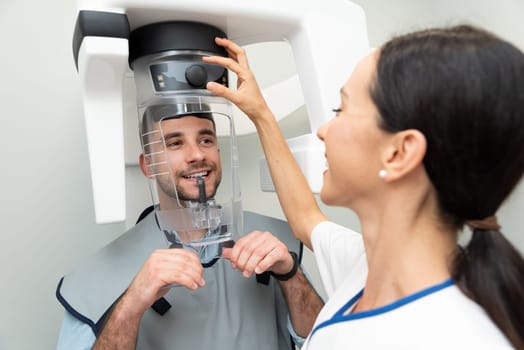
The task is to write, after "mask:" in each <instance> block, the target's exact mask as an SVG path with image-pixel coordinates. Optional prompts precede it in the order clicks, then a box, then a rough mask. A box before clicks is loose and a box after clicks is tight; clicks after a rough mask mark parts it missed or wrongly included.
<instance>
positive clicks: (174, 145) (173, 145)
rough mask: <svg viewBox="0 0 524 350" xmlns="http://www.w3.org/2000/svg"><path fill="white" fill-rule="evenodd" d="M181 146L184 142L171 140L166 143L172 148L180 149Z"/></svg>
mask: <svg viewBox="0 0 524 350" xmlns="http://www.w3.org/2000/svg"><path fill="white" fill-rule="evenodd" d="M180 145H182V141H179V140H171V141H167V142H166V146H167V147H170V148H172V147H178V146H180Z"/></svg>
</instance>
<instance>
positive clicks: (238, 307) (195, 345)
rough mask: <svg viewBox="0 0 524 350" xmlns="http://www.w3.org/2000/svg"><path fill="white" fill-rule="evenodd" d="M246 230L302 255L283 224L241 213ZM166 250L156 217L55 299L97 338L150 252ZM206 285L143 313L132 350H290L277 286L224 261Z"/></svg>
mask: <svg viewBox="0 0 524 350" xmlns="http://www.w3.org/2000/svg"><path fill="white" fill-rule="evenodd" d="M244 230H245V232H251V231H253V230H260V231H270V232H271V233H273V234H274V235H275V236H277V237H279V239H280V240H281V241H283V242H284V243H285V244H286V245H287V246H288V248H289V250H292V251H295V252H296V253H297V254H299V256H300V255H301V254H300V253H301V248H302V246H301V244H300V243H299V242H298V241H296V240H295V239H294V237H293V234H292V232H291V230H290V228H289V226H288V225H287V223H286V222H285V221H282V220H278V219H275V218H271V217H267V216H263V215H260V214H256V213H252V212H244ZM165 246H166V243H165V241H164V238H163V233H162V232H161V231H160V230H159V229H158V226H157V224H156V221H155V216H154V213H152V214H149V215H148V216H147V217H146V218H145V219H144V220H142V221H141V222H139V223H138V224H137V225H136V226H135V227H133V228H132V229H130V230H129V231H127V232H126V233H124V234H123V235H122V236H120V237H119V238H118V239H116V240H115V241H113V242H112V243H110V244H109V245H107V246H106V247H104V248H103V249H102V250H100V251H99V252H98V253H97V254H95V255H94V256H93V257H91V258H90V259H89V260H88V261H86V262H85V263H84V264H83V265H82V266H80V267H79V268H78V269H76V270H75V271H74V272H72V273H70V274H68V275H67V276H65V277H63V278H62V280H61V281H60V283H59V285H58V288H57V292H56V294H57V298H58V300H59V301H60V303H61V304H62V305H63V306H64V307H65V309H66V310H67V311H68V312H70V313H71V314H72V315H73V316H75V317H76V318H78V319H79V320H81V321H82V322H84V323H86V324H88V325H89V326H91V328H92V329H93V332H94V333H95V335H98V334H99V332H100V331H101V328H102V326H103V322H104V320H105V317H106V316H107V314H108V312H109V310H110V309H111V306H112V305H113V304H114V303H115V302H116V300H117V299H118V298H119V296H120V295H122V294H123V293H124V291H125V290H126V288H127V287H128V286H129V284H130V283H131V281H132V279H133V278H134V276H135V274H136V273H137V272H138V270H139V269H140V268H141V267H142V265H143V263H144V262H145V261H146V259H147V258H148V257H149V255H150V254H151V252H152V251H153V250H155V249H158V248H165ZM204 279H205V281H206V285H205V287H204V288H199V289H198V290H196V291H189V290H188V289H186V288H185V287H174V288H172V289H171V290H170V291H169V292H168V293H167V294H166V295H165V296H164V300H163V301H162V300H161V303H160V304H158V302H157V303H155V306H156V308H155V309H156V311H155V309H153V308H150V309H149V310H148V311H146V312H145V314H144V316H143V318H142V320H141V323H140V329H139V333H138V341H137V347H136V348H137V349H154V350H156V349H159V350H161V349H209V350H214V349H218V350H222V349H224V350H225V349H249V350H257V349H260V350H263V349H264V350H270V349H271V350H274V349H279V350H288V349H291V346H292V345H291V339H290V336H289V332H288V330H287V326H286V325H287V313H288V311H287V306H286V304H285V302H284V298H283V296H282V293H281V291H280V289H279V286H278V283H277V282H276V281H275V280H274V279H272V278H269V277H268V275H267V274H266V275H265V276H264V275H258V276H252V277H251V278H249V279H245V278H244V277H242V275H241V274H240V273H239V272H238V271H236V270H233V269H231V265H230V263H229V261H227V260H225V259H219V260H218V261H217V262H216V263H214V264H213V265H212V266H210V267H207V268H204ZM157 304H158V305H157Z"/></svg>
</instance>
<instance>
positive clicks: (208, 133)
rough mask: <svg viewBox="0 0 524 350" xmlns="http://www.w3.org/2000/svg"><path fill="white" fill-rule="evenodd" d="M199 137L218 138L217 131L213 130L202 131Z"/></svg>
mask: <svg viewBox="0 0 524 350" xmlns="http://www.w3.org/2000/svg"><path fill="white" fill-rule="evenodd" d="M198 134H199V135H210V136H213V137H216V136H217V135H216V133H215V131H213V130H211V129H200V131H199V132H198Z"/></svg>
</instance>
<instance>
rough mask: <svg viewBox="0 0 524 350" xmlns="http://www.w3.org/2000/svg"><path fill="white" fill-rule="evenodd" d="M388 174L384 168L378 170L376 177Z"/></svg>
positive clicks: (383, 176)
mask: <svg viewBox="0 0 524 350" xmlns="http://www.w3.org/2000/svg"><path fill="white" fill-rule="evenodd" d="M387 175H388V171H387V170H386V169H380V171H379V172H378V177H380V178H381V179H383V178H385V177H386V176H387Z"/></svg>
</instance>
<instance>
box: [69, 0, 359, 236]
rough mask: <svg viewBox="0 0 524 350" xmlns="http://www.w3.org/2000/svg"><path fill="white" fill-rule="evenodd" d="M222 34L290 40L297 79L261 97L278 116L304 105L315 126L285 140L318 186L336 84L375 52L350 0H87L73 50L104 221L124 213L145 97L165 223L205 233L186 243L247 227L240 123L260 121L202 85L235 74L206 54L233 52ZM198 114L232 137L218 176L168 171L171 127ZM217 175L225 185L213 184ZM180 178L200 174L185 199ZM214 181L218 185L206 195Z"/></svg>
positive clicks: (150, 166) (246, 40)
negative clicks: (128, 109) (128, 148)
mask: <svg viewBox="0 0 524 350" xmlns="http://www.w3.org/2000/svg"><path fill="white" fill-rule="evenodd" d="M216 36H222V37H228V38H230V39H232V40H233V41H235V42H236V43H238V44H240V45H248V44H255V43H264V42H270V41H286V42H288V43H289V45H290V47H291V50H292V53H293V56H294V61H295V65H296V72H297V75H296V76H293V77H291V78H288V79H285V80H283V81H281V82H279V83H277V84H274V85H272V86H269V87H267V88H266V89H264V90H263V93H264V95H265V97H266V99H267V101H268V104H269V106H270V107H271V109H272V110H273V111H274V113H275V115H276V116H277V118H278V119H281V118H283V117H285V116H286V115H288V114H290V113H291V112H293V111H295V110H296V109H298V108H299V107H301V106H302V105H303V104H304V101H305V105H306V108H307V113H308V116H309V121H310V127H311V130H312V133H311V134H307V135H302V136H300V137H297V138H294V139H290V140H288V144H289V145H290V147H291V150H292V152H293V154H294V156H295V158H296V159H297V161H298V162H299V165H300V166H301V168H302V170H303V172H304V174H305V176H306V178H307V180H308V182H309V185H310V187H311V189H312V190H313V191H314V192H318V191H319V190H320V187H321V183H322V181H321V169H322V168H323V167H324V157H323V154H324V151H323V146H322V144H321V143H320V142H319V141H318V140H317V138H316V135H315V132H316V129H318V127H319V126H320V125H322V124H323V123H324V122H325V121H327V120H328V119H329V118H330V117H331V115H332V113H331V110H332V109H333V108H336V107H338V104H339V89H340V88H341V86H342V85H343V84H344V83H345V79H346V78H347V77H348V76H349V74H350V72H351V70H352V69H353V67H354V66H355V65H356V63H357V61H358V60H359V59H360V58H361V57H363V56H364V55H365V54H366V53H367V52H368V51H369V46H368V39H367V32H366V23H365V16H364V13H363V11H362V9H361V8H360V7H358V6H357V5H355V4H353V3H351V2H350V1H348V0H326V1H322V2H319V1H301V0H286V1H277V0H264V1H261V0H260V1H244V0H184V1H180V0H178V1H177V0H156V1H154V0H151V1H143V0H141V1H138V0H127V1H126V0H100V1H97V0H89V1H87V0H86V1H80V2H79V6H78V17H77V23H76V28H75V34H74V39H73V51H74V57H75V63H76V65H77V69H78V72H79V75H80V79H81V85H82V92H83V107H84V116H85V123H86V130H87V141H88V150H89V158H90V165H91V178H92V186H93V196H94V203H95V214H96V221H97V222H98V223H110V222H118V221H123V220H125V217H126V213H125V208H126V203H125V159H124V110H125V108H124V102H125V101H127V100H129V99H132V100H135V99H136V105H137V106H136V110H137V111H138V121H137V123H138V125H139V130H140V136H141V144H142V145H141V146H142V152H143V154H144V160H145V161H144V163H145V168H146V169H147V170H146V175H147V177H148V179H149V180H150V181H149V182H150V188H151V194H152V197H153V204H154V205H155V209H156V210H157V211H156V213H157V218H158V221H159V225H160V226H161V228H162V229H163V230H164V231H165V232H173V233H175V234H176V232H198V235H199V236H198V238H197V237H196V236H195V237H192V236H191V234H189V236H188V237H180V236H177V237H176V240H177V241H182V242H183V243H189V244H196V243H197V242H204V243H202V244H207V243H206V242H208V241H209V242H210V243H216V242H222V241H227V240H230V239H235V235H236V234H238V233H239V232H241V230H242V220H241V217H242V213H241V198H240V197H241V196H240V186H239V179H238V159H237V154H236V138H235V123H236V124H237V134H247V133H252V132H255V129H254V127H253V126H252V125H251V124H250V123H249V121H248V118H247V117H246V116H243V115H242V114H241V112H239V110H238V109H236V107H233V106H231V104H230V103H229V102H228V101H226V100H224V99H222V98H219V97H217V96H213V95H212V94H211V93H210V92H208V91H207V90H206V89H205V86H206V83H207V82H209V81H215V82H218V83H221V84H224V85H226V86H227V85H228V81H229V76H228V72H227V70H225V69H224V68H223V67H219V66H215V65H210V64H205V63H204V62H203V61H202V59H201V58H202V57H203V56H209V55H222V56H226V55H227V54H226V52H225V50H223V48H221V47H219V46H217V45H216V44H215V43H214V38H215V37H216ZM131 74H132V75H133V76H134V83H135V86H136V92H133V93H136V97H135V96H130V95H129V92H125V91H124V90H125V89H124V79H125V77H126V76H127V77H129V76H130V75H131ZM231 80H233V78H232V79H231ZM189 115H192V116H195V117H196V118H201V119H203V120H209V121H210V122H211V123H212V125H213V126H214V127H215V128H216V132H217V134H218V135H219V136H220V137H219V139H220V140H222V142H227V143H228V147H227V148H228V150H229V152H228V154H220V156H221V158H222V162H223V163H224V164H227V166H224V168H227V169H222V170H223V174H222V176H221V180H222V181H221V182H220V174H217V173H218V171H215V170H213V169H212V168H211V167H209V169H208V168H205V167H204V166H202V167H203V168H205V169H203V170H202V169H200V170H202V171H199V172H197V173H191V172H188V173H187V174H183V175H184V176H181V177H179V178H180V179H179V180H177V176H178V175H177V174H175V173H173V171H172V169H171V166H170V164H172V159H170V153H169V151H168V146H167V142H168V139H167V138H168V135H167V134H166V133H167V132H168V130H169V127H170V124H169V123H174V122H176V120H178V119H180V118H182V117H184V116H189ZM239 125H240V127H238V126H239ZM224 140H226V141H224ZM261 165H262V171H261V183H262V189H263V190H272V185H271V182H270V181H269V182H268V180H267V179H268V177H269V175H268V173H267V167H264V162H261ZM213 173H214V175H215V177H216V178H218V182H220V186H218V185H217V184H216V183H212V182H211V179H210V178H211V177H212V176H211V175H212V174H213ZM178 181H187V182H189V181H192V183H193V185H194V186H193V187H194V188H195V193H194V195H193V196H189V197H188V196H187V195H183V194H182V192H181V191H180V189H179V187H178V186H177V182H178ZM215 185H217V186H218V189H217V190H216V193H208V192H210V191H211V190H210V189H211V188H213V187H217V186H215ZM165 194H167V196H165ZM162 198H164V199H162ZM166 198H168V199H167V200H166ZM224 227H226V229H224ZM202 232H204V236H203V238H202ZM206 240H208V241H206Z"/></svg>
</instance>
